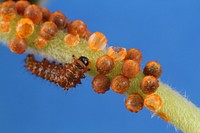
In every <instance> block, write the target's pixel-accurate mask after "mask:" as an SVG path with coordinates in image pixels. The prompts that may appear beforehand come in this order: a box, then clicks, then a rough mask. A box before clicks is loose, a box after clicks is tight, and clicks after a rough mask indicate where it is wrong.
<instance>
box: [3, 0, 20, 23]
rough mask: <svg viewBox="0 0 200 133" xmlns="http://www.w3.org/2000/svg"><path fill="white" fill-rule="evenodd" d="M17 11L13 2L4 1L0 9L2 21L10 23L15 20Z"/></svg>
mask: <svg viewBox="0 0 200 133" xmlns="http://www.w3.org/2000/svg"><path fill="white" fill-rule="evenodd" d="M16 14H17V10H16V8H15V2H13V1H6V2H3V3H2V5H1V9H0V16H1V20H2V21H11V20H13V19H15V17H16Z"/></svg>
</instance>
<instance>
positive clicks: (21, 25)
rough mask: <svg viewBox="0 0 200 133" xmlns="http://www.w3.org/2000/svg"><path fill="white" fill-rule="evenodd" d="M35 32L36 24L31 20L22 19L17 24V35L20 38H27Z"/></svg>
mask: <svg viewBox="0 0 200 133" xmlns="http://www.w3.org/2000/svg"><path fill="white" fill-rule="evenodd" d="M33 32H34V23H33V21H32V20H30V19H29V18H21V19H20V20H19V21H18V22H17V24H16V33H17V35H18V36H19V37H20V38H27V37H29V36H31V35H32V34H33Z"/></svg>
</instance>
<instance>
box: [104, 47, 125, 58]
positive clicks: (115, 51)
mask: <svg viewBox="0 0 200 133" xmlns="http://www.w3.org/2000/svg"><path fill="white" fill-rule="evenodd" d="M107 53H108V55H109V56H110V57H111V58H113V59H114V60H115V61H122V60H123V59H124V58H125V57H126V54H127V53H126V49H125V48H121V47H113V46H112V47H109V48H108V52H107Z"/></svg>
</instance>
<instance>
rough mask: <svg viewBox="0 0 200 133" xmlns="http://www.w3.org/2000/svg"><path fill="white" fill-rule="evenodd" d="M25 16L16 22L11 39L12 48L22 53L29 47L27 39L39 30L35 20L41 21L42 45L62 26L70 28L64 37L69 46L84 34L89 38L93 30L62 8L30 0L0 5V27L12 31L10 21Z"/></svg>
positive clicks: (42, 46)
mask: <svg viewBox="0 0 200 133" xmlns="http://www.w3.org/2000/svg"><path fill="white" fill-rule="evenodd" d="M17 14H18V15H21V16H22V18H21V19H19V20H18V22H17V24H16V29H15V30H16V36H15V37H14V38H13V39H12V40H11V42H10V45H9V48H10V50H11V51H12V52H14V53H17V54H22V53H24V52H25V51H26V49H27V43H26V39H27V38H28V37H30V36H31V35H32V34H33V33H34V31H35V24H38V25H40V33H39V34H40V36H39V37H38V38H37V39H36V40H35V44H36V46H37V47H38V48H39V49H42V48H44V47H45V46H46V42H47V41H48V40H53V39H54V38H55V36H56V33H57V32H58V30H62V31H64V32H67V33H68V34H66V36H65V37H64V38H63V41H64V42H65V43H66V45H67V46H75V45H77V44H78V43H79V41H80V38H83V39H85V40H88V39H89V37H90V35H91V33H90V31H89V30H87V25H86V24H85V23H84V22H82V21H81V20H75V21H72V22H70V21H69V19H68V18H67V17H66V16H65V15H64V14H63V13H62V12H53V13H50V11H49V10H48V9H47V8H45V7H39V6H37V5H34V4H30V3H29V2H28V1H25V0H23V1H17V2H14V1H6V2H3V3H2V4H1V5H0V18H1V22H0V30H1V31H2V32H4V33H9V32H10V22H11V20H13V19H15V18H16V16H17Z"/></svg>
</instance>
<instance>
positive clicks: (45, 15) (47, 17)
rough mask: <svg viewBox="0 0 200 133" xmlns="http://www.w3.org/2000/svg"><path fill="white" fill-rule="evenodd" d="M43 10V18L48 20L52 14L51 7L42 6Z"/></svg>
mask: <svg viewBox="0 0 200 133" xmlns="http://www.w3.org/2000/svg"><path fill="white" fill-rule="evenodd" d="M41 10H42V16H43V20H44V21H48V20H49V17H50V15H51V13H50V11H49V9H47V8H46V7H42V8H41Z"/></svg>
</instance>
